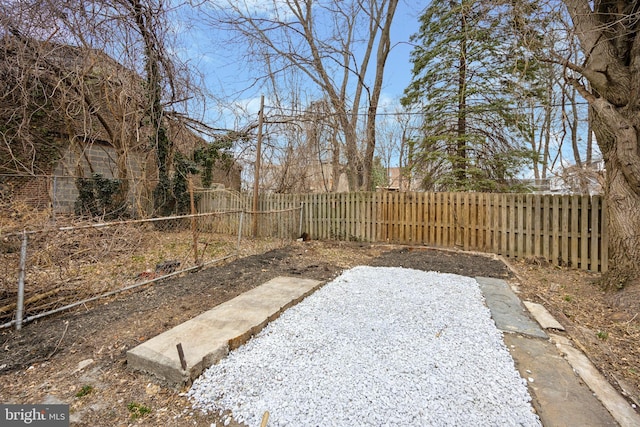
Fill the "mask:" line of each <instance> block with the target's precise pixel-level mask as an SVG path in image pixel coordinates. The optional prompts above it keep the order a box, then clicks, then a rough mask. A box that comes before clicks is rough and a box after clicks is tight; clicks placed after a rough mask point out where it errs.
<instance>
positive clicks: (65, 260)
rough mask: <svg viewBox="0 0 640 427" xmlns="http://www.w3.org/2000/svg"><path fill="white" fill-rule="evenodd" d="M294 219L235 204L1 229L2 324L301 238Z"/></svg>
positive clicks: (291, 213)
mask: <svg viewBox="0 0 640 427" xmlns="http://www.w3.org/2000/svg"><path fill="white" fill-rule="evenodd" d="M299 218H300V208H296V209H285V210H278V211H271V212H258V213H254V212H251V211H247V210H243V209H233V210H225V211H217V212H205V213H199V214H193V215H184V216H173V217H165V218H152V219H142V220H129V221H117V222H106V223H95V222H87V223H84V224H78V223H77V221H78V220H77V219H75V218H73V217H67V218H65V219H62V218H60V217H59V216H58V217H56V222H55V224H54V223H50V224H48V225H47V226H44V227H40V228H31V229H25V230H22V231H16V230H15V229H14V230H7V229H6V228H5V229H4V230H2V229H0V272H1V274H0V328H6V327H10V326H12V325H15V326H16V328H18V329H19V328H20V327H21V326H22V324H24V323H26V322H29V321H33V320H35V319H38V318H40V317H44V316H46V315H49V314H53V313H57V312H60V311H63V310H66V309H70V308H73V307H75V306H78V305H82V304H86V303H88V302H92V301H95V300H97V299H100V298H104V297H108V296H111V295H114V294H116V293H119V292H123V291H126V290H131V289H134V288H137V287H140V286H144V285H147V284H150V283H152V282H154V281H157V280H159V279H163V278H167V277H171V276H173V275H177V274H181V273H184V272H187V271H191V270H197V269H201V268H204V267H206V266H209V265H212V264H216V263H221V262H224V261H226V260H228V259H231V258H234V257H238V256H244V255H247V254H249V253H257V252H263V251H266V250H269V249H272V248H275V247H280V246H284V245H286V244H288V243H289V242H290V241H291V240H293V239H295V238H297V237H298V236H299V230H300V220H299ZM65 220H66V222H68V223H70V224H72V225H63V223H64V222H65ZM256 224H257V227H255V225H256ZM256 230H257V234H256V235H254V234H252V233H253V232H254V231H256ZM3 231H4V232H3Z"/></svg>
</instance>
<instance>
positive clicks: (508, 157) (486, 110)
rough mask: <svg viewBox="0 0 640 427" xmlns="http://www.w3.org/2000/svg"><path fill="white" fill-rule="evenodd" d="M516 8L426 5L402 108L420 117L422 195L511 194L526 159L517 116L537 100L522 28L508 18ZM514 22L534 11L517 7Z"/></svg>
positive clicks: (469, 1)
mask: <svg viewBox="0 0 640 427" xmlns="http://www.w3.org/2000/svg"><path fill="white" fill-rule="evenodd" d="M517 5H518V6H520V2H511V3H505V2H499V1H487V0H456V1H453V0H451V1H441V2H435V1H434V2H432V3H431V5H430V6H429V7H427V9H426V10H425V11H424V13H423V14H422V16H421V17H420V24H421V25H420V30H419V32H418V33H417V34H415V35H414V36H413V37H412V41H413V42H414V43H416V46H415V48H414V50H413V52H412V55H411V61H412V63H413V79H412V82H411V84H410V86H409V87H408V88H407V89H406V90H405V96H404V98H403V99H402V102H403V104H404V105H406V106H412V108H414V109H415V108H416V106H418V109H419V110H420V111H421V112H422V114H423V118H424V119H423V125H422V126H423V129H422V130H423V132H422V133H423V136H422V138H421V140H419V141H417V142H416V143H415V146H414V156H415V158H414V164H415V166H416V167H419V168H422V169H423V172H424V173H423V174H422V175H423V187H424V188H425V189H430V190H433V189H446V190H480V191H505V190H509V189H513V187H514V182H515V181H514V180H513V178H515V176H516V175H517V173H518V172H519V171H520V169H521V168H522V167H523V165H526V164H530V163H531V160H532V156H531V152H530V151H529V150H527V149H526V148H525V145H524V144H523V142H524V139H523V137H522V136H523V134H526V133H528V132H529V129H528V124H527V122H526V120H525V117H524V115H523V114H522V113H521V111H520V109H518V108H517V107H518V105H519V103H520V102H521V101H522V99H523V98H527V97H532V96H534V95H535V88H534V87H533V85H532V84H531V82H530V81H528V80H530V77H531V75H532V73H533V71H534V64H533V63H532V62H531V61H528V60H526V57H525V55H524V54H523V53H522V52H523V50H524V49H523V47H522V45H521V44H520V43H519V41H520V38H521V37H520V35H521V34H522V31H521V30H522V29H521V28H518V26H520V27H522V26H524V25H526V24H522V23H521V22H516V20H515V19H513V17H514V16H518V17H519V19H520V20H521V21H525V20H526V17H527V16H521V15H516V14H514V13H512V11H513V8H515V7H516V6H517ZM519 9H520V10H519V11H518V14H527V15H528V14H530V13H531V11H532V8H528V9H525V8H523V7H519Z"/></svg>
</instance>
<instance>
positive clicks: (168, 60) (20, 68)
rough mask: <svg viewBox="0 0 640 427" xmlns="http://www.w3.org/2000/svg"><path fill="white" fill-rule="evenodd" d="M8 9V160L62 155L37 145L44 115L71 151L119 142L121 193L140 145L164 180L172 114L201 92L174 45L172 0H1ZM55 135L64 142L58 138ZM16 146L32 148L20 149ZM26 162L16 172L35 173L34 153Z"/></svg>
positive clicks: (3, 30) (1, 28) (2, 29)
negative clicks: (169, 49) (172, 48)
mask: <svg viewBox="0 0 640 427" xmlns="http://www.w3.org/2000/svg"><path fill="white" fill-rule="evenodd" d="M0 10H1V12H3V13H2V16H3V18H2V19H0V34H2V36H4V39H3V40H4V42H5V50H4V53H5V55H4V56H5V59H7V60H5V61H4V62H3V66H4V68H5V70H6V71H5V72H6V73H8V74H7V75H9V74H10V75H12V76H13V79H12V80H11V81H9V80H6V81H5V82H6V83H7V85H6V87H7V88H9V87H11V88H12V89H11V90H6V91H3V94H5V95H4V96H3V98H2V100H3V106H4V107H5V108H4V109H3V112H5V113H6V114H3V118H5V117H8V120H7V123H8V124H9V126H8V131H6V132H2V137H3V140H4V148H6V150H4V151H5V154H7V155H5V156H3V159H10V158H12V157H13V158H15V159H18V158H19V157H20V158H26V157H25V155H26V156H27V157H29V155H30V156H31V158H32V159H36V158H37V157H38V156H40V157H43V156H44V157H48V159H46V160H48V161H49V163H51V162H52V161H53V160H55V159H54V158H51V154H50V153H51V150H48V149H46V146H45V145H43V144H42V143H40V144H35V145H34V143H33V139H34V137H35V136H36V135H37V133H34V132H33V131H32V130H33V126H30V124H36V123H37V122H38V116H42V115H46V116H47V120H42V119H41V120H40V126H42V127H43V128H46V129H48V132H49V133H50V134H52V135H65V134H66V135H68V136H69V140H68V141H66V142H65V144H68V146H69V147H70V148H71V149H72V150H74V149H77V150H78V151H80V152H81V151H82V149H83V148H82V147H83V146H84V145H86V144H91V143H92V142H93V141H95V140H103V141H107V142H109V143H110V144H111V146H112V147H113V148H114V149H115V151H116V159H115V160H116V163H117V178H118V179H119V180H120V182H121V186H120V191H119V197H120V198H121V199H122V200H125V199H126V198H127V195H128V190H129V188H128V184H129V181H130V178H131V172H130V171H129V168H130V165H129V155H130V153H132V152H134V151H135V152H138V153H143V152H148V153H153V154H154V155H156V164H157V167H158V168H157V170H158V171H159V175H160V181H161V183H165V184H166V181H167V176H168V168H169V167H170V159H171V153H172V150H173V148H172V146H171V140H170V138H169V137H168V136H167V133H168V131H167V130H166V129H165V127H166V123H167V120H166V115H167V113H174V112H175V110H176V109H178V113H179V114H173V115H172V120H173V121H174V122H175V121H181V122H185V117H186V115H185V114H184V112H185V111H186V103H185V102H183V101H184V100H186V99H187V98H188V97H189V96H191V95H192V94H193V93H194V92H195V91H194V90H193V89H194V88H193V86H192V85H191V84H190V74H189V73H188V72H185V71H188V70H185V67H184V66H183V65H182V63H181V62H180V61H178V60H177V58H175V57H173V56H171V55H169V54H168V53H167V46H169V45H170V44H171V43H172V41H171V40H170V39H169V33H170V31H169V29H168V25H169V21H170V20H169V19H168V7H167V6H166V4H165V3H164V1H163V0H117V1H113V2H105V1H103V0H71V1H61V0H38V1H36V0H25V1H21V2H14V1H10V0H2V1H1V2H0ZM18 80H19V81H18ZM145 80H146V82H145ZM35 89H37V90H35ZM34 90H35V92H34ZM34 93H36V94H39V95H37V96H35V97H34V96H33V95H34ZM18 95H19V96H18ZM5 102H6V103H5ZM16 108H20V109H21V110H22V111H23V112H24V113H23V114H20V115H19V120H18V116H16V115H15V114H14V115H11V114H10V112H11V111H12V109H14V110H15V109H16ZM35 111H38V112H39V113H38V114H37V115H35V116H34V114H33V113H34V112H35ZM57 122H60V123H59V125H56V124H55V123H57ZM199 130H202V127H201V128H200V129H199ZM49 139H50V140H53V141H56V142H57V143H58V144H59V138H57V139H55V138H54V139H51V138H49ZM30 141H31V142H30ZM18 146H22V147H24V148H25V150H22V154H21V155H20V156H17V153H16V151H15V148H16V147H18ZM59 148H60V147H56V149H59ZM147 148H151V150H148V149H147ZM58 151H59V150H58ZM38 153H40V154H38ZM47 153H49V154H47ZM58 155H59V154H58ZM20 162H21V163H22V166H17V165H14V170H15V171H16V172H20V171H22V172H27V169H29V171H28V172H29V173H36V169H35V168H34V165H35V163H34V162H33V161H32V162H31V163H33V165H32V166H29V167H26V163H25V162H24V161H22V160H21V161H20ZM14 163H15V162H14ZM76 172H77V173H78V175H80V176H83V174H84V172H83V171H80V170H78V171H76ZM40 173H42V171H41V172H40ZM165 187H166V185H165Z"/></svg>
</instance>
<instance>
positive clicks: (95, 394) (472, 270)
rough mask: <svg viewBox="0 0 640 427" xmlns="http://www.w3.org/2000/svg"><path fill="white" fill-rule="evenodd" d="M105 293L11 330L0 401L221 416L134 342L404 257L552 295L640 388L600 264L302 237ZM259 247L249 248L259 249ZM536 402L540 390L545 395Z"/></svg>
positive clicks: (85, 420)
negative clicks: (165, 380)
mask: <svg viewBox="0 0 640 427" xmlns="http://www.w3.org/2000/svg"><path fill="white" fill-rule="evenodd" d="M246 247H251V248H253V249H251V250H249V249H247V250H246V251H247V253H245V255H246V256H244V257H242V258H239V259H237V260H235V261H233V262H228V263H225V264H223V265H219V266H213V267H210V268H207V269H205V270H202V271H198V272H195V273H186V274H184V275H181V276H177V277H173V278H169V279H166V280H162V281H160V282H156V283H153V284H149V285H146V286H142V287H140V288H138V289H136V290H134V291H128V292H125V293H121V294H118V295H114V296H112V297H109V298H106V299H103V300H99V301H95V302H92V303H89V304H86V305H84V306H80V307H77V308H75V309H73V310H71V311H67V312H63V313H60V314H57V315H54V316H51V317H47V318H43V319H39V320H36V321H34V322H33V323H30V324H27V325H25V326H24V328H23V329H22V330H21V331H15V330H14V329H9V328H7V329H4V330H2V331H1V332H0V337H1V340H2V352H1V353H0V369H1V372H0V375H1V376H2V381H1V384H2V388H1V389H0V400H1V401H3V402H13V403H43V402H46V403H56V402H57V403H69V404H70V405H71V414H72V421H74V424H75V425H104V426H112V425H127V424H131V423H133V424H136V425H149V426H155V425H171V424H174V425H202V426H210V425H211V424H212V423H213V422H220V419H219V418H218V415H202V414H201V413H199V411H196V410H193V409H192V407H191V403H190V402H189V400H188V399H187V397H186V396H185V391H186V389H184V390H175V389H173V388H168V387H165V386H163V385H162V384H160V383H157V382H156V381H154V379H153V378H151V377H149V376H147V375H144V374H141V373H137V372H132V371H131V370H130V369H128V368H127V366H126V351H127V350H129V349H131V348H133V347H135V346H136V345H137V344H139V343H140V342H143V341H145V340H147V339H149V338H151V337H153V336H155V335H157V334H159V333H161V332H163V331H165V330H167V329H169V328H171V327H173V326H175V325H177V324H179V323H181V322H184V321H185V320H188V319H190V318H192V317H194V316H196V315H197V314H199V313H201V312H203V311H205V310H208V309H210V308H212V307H214V306H216V305H217V304H219V303H221V302H223V301H226V300H228V299H231V298H233V297H235V296H236V295H238V294H240V293H242V292H244V291H246V290H248V289H251V288H253V287H255V286H258V285H260V284H262V283H264V282H266V281H268V280H269V279H271V278H273V277H276V276H280V275H285V276H300V277H306V278H312V279H317V280H321V281H325V282H326V281H329V280H331V279H333V278H335V277H336V276H337V275H339V274H340V273H341V272H342V271H343V270H345V269H347V268H350V267H353V266H357V265H371V266H402V267H405V268H414V269H420V270H425V271H430V270H432V271H439V272H447V273H455V274H462V275H466V276H471V277H473V276H488V277H499V278H506V279H507V280H509V281H510V282H511V283H512V284H513V285H515V286H517V288H518V289H519V290H520V296H521V298H522V299H527V300H532V301H536V302H539V303H542V304H543V305H545V306H546V307H547V309H549V310H550V311H551V312H552V314H553V315H554V316H556V318H557V319H558V320H559V321H560V322H561V323H562V324H563V325H564V326H565V327H566V329H567V332H566V334H567V335H568V336H570V337H571V338H572V339H573V341H574V344H575V345H576V346H577V347H579V348H581V349H582V350H583V351H585V353H586V354H587V355H588V356H589V358H590V359H591V360H592V361H593V362H594V364H595V365H596V366H597V367H598V368H599V369H600V370H601V372H602V373H603V374H604V375H605V376H606V377H607V378H608V380H609V381H610V382H611V383H612V384H613V385H614V386H615V387H616V388H617V389H618V390H619V391H621V392H623V393H624V394H626V395H627V397H628V398H629V399H630V400H633V401H634V402H636V404H637V401H638V400H639V398H640V395H639V394H638V389H639V386H640V375H639V371H640V366H639V365H638V360H640V349H638V347H637V342H638V338H640V320H639V319H638V317H637V316H635V313H623V312H615V311H613V310H612V309H611V308H610V306H609V305H608V303H607V298H606V295H605V294H604V293H602V292H601V291H599V289H598V288H597V287H595V286H594V285H592V284H591V281H592V280H593V279H594V278H596V277H597V275H595V274H592V273H586V272H583V271H577V270H570V269H566V268H560V267H554V266H549V265H546V264H545V263H541V262H514V263H511V268H512V269H510V268H508V267H507V266H506V265H505V264H504V263H503V262H501V261H500V260H498V259H495V258H492V257H487V256H481V255H476V254H469V253H463V252H453V251H445V250H434V249H428V248H425V247H407V246H392V245H373V244H362V243H344V242H334V241H331V242H329V241H328V242H318V241H312V242H294V243H291V244H288V245H286V246H284V247H276V248H274V249H270V250H269V249H268V248H267V247H265V246H264V245H261V244H259V242H253V241H252V242H251V244H249V242H247V245H246ZM252 251H253V252H255V253H253V254H250V253H248V252H252ZM534 399H535V396H534Z"/></svg>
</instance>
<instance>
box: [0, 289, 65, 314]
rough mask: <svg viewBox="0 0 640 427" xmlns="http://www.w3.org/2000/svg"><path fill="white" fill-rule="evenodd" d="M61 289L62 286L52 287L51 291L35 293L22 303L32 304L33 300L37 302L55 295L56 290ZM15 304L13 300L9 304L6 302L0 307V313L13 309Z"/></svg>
mask: <svg viewBox="0 0 640 427" xmlns="http://www.w3.org/2000/svg"><path fill="white" fill-rule="evenodd" d="M61 289H62V288H56V289H53V290H51V291H48V292H45V293H43V294H37V295H34V296H32V297H31V298H27V299H26V300H25V301H24V305H25V306H26V305H27V304H33V303H34V302H38V301H40V300H42V299H45V298H47V297H50V296H51V295H55V294H57V293H58V292H60V290H61ZM16 305H17V303H15V302H13V303H11V304H7V305H5V306H2V307H0V314H4V313H7V312H9V311H11V310H15V309H16Z"/></svg>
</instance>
